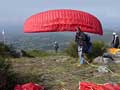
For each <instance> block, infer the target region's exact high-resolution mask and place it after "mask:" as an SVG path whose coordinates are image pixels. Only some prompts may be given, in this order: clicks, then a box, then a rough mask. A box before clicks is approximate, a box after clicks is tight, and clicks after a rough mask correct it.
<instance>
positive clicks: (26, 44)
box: [0, 26, 120, 50]
mask: <svg viewBox="0 0 120 90" xmlns="http://www.w3.org/2000/svg"><path fill="white" fill-rule="evenodd" d="M0 31H2V30H0ZM112 32H113V30H104V35H103V36H99V35H93V34H91V35H90V36H91V37H92V40H93V41H94V40H103V41H105V42H106V43H108V44H109V43H110V42H111V38H112V37H111V36H112ZM118 33H120V31H118ZM5 36H6V42H7V43H10V44H12V45H13V46H15V47H16V48H20V49H42V50H52V49H53V43H54V41H57V42H58V43H59V45H60V49H61V50H62V49H64V48H65V47H67V46H68V44H69V42H71V41H74V37H75V33H73V32H62V33H60V32H59V33H57V32H56V33H37V34H35V33H34V34H30V33H26V34H25V33H24V32H23V28H22V26H8V27H5ZM0 40H1V41H2V40H3V38H2V34H0Z"/></svg>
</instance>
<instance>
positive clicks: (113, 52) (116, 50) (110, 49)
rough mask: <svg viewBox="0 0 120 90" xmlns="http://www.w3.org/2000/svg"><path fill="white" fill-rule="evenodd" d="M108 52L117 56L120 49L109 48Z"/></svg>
mask: <svg viewBox="0 0 120 90" xmlns="http://www.w3.org/2000/svg"><path fill="white" fill-rule="evenodd" d="M108 52H109V53H111V54H116V53H117V52H120V49H118V48H109V49H108Z"/></svg>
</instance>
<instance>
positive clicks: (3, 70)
mask: <svg viewBox="0 0 120 90" xmlns="http://www.w3.org/2000/svg"><path fill="white" fill-rule="evenodd" d="M10 66H11V65H10V63H9V62H8V61H7V60H6V59H5V58H3V57H0V90H13V88H14V85H15V84H16V74H15V73H14V72H12V71H10Z"/></svg>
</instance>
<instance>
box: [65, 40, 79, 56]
mask: <svg viewBox="0 0 120 90" xmlns="http://www.w3.org/2000/svg"><path fill="white" fill-rule="evenodd" d="M64 52H65V53H66V54H68V55H69V56H71V57H74V58H77V57H78V53H77V44H76V43H75V42H70V44H69V46H68V47H67V48H66V49H65V50H64Z"/></svg>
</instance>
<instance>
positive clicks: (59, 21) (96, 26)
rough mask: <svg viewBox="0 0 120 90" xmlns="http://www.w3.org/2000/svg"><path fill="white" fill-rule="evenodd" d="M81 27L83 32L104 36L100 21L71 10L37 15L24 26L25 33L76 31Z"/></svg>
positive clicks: (81, 12) (50, 11) (86, 14)
mask: <svg viewBox="0 0 120 90" xmlns="http://www.w3.org/2000/svg"><path fill="white" fill-rule="evenodd" d="M76 27H80V28H81V29H82V31H83V32H89V33H95V34H100V35H102V34H103V31H102V26H101V23H100V21H99V20H98V19H97V18H96V17H95V16H93V15H91V14H89V13H86V12H83V11H78V10H70V9H59V10H49V11H45V12H41V13H38V14H35V15H33V16H31V17H30V18H28V19H27V20H26V22H25V24H24V32H27V33H37V32H63V31H76V30H75V28H76Z"/></svg>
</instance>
